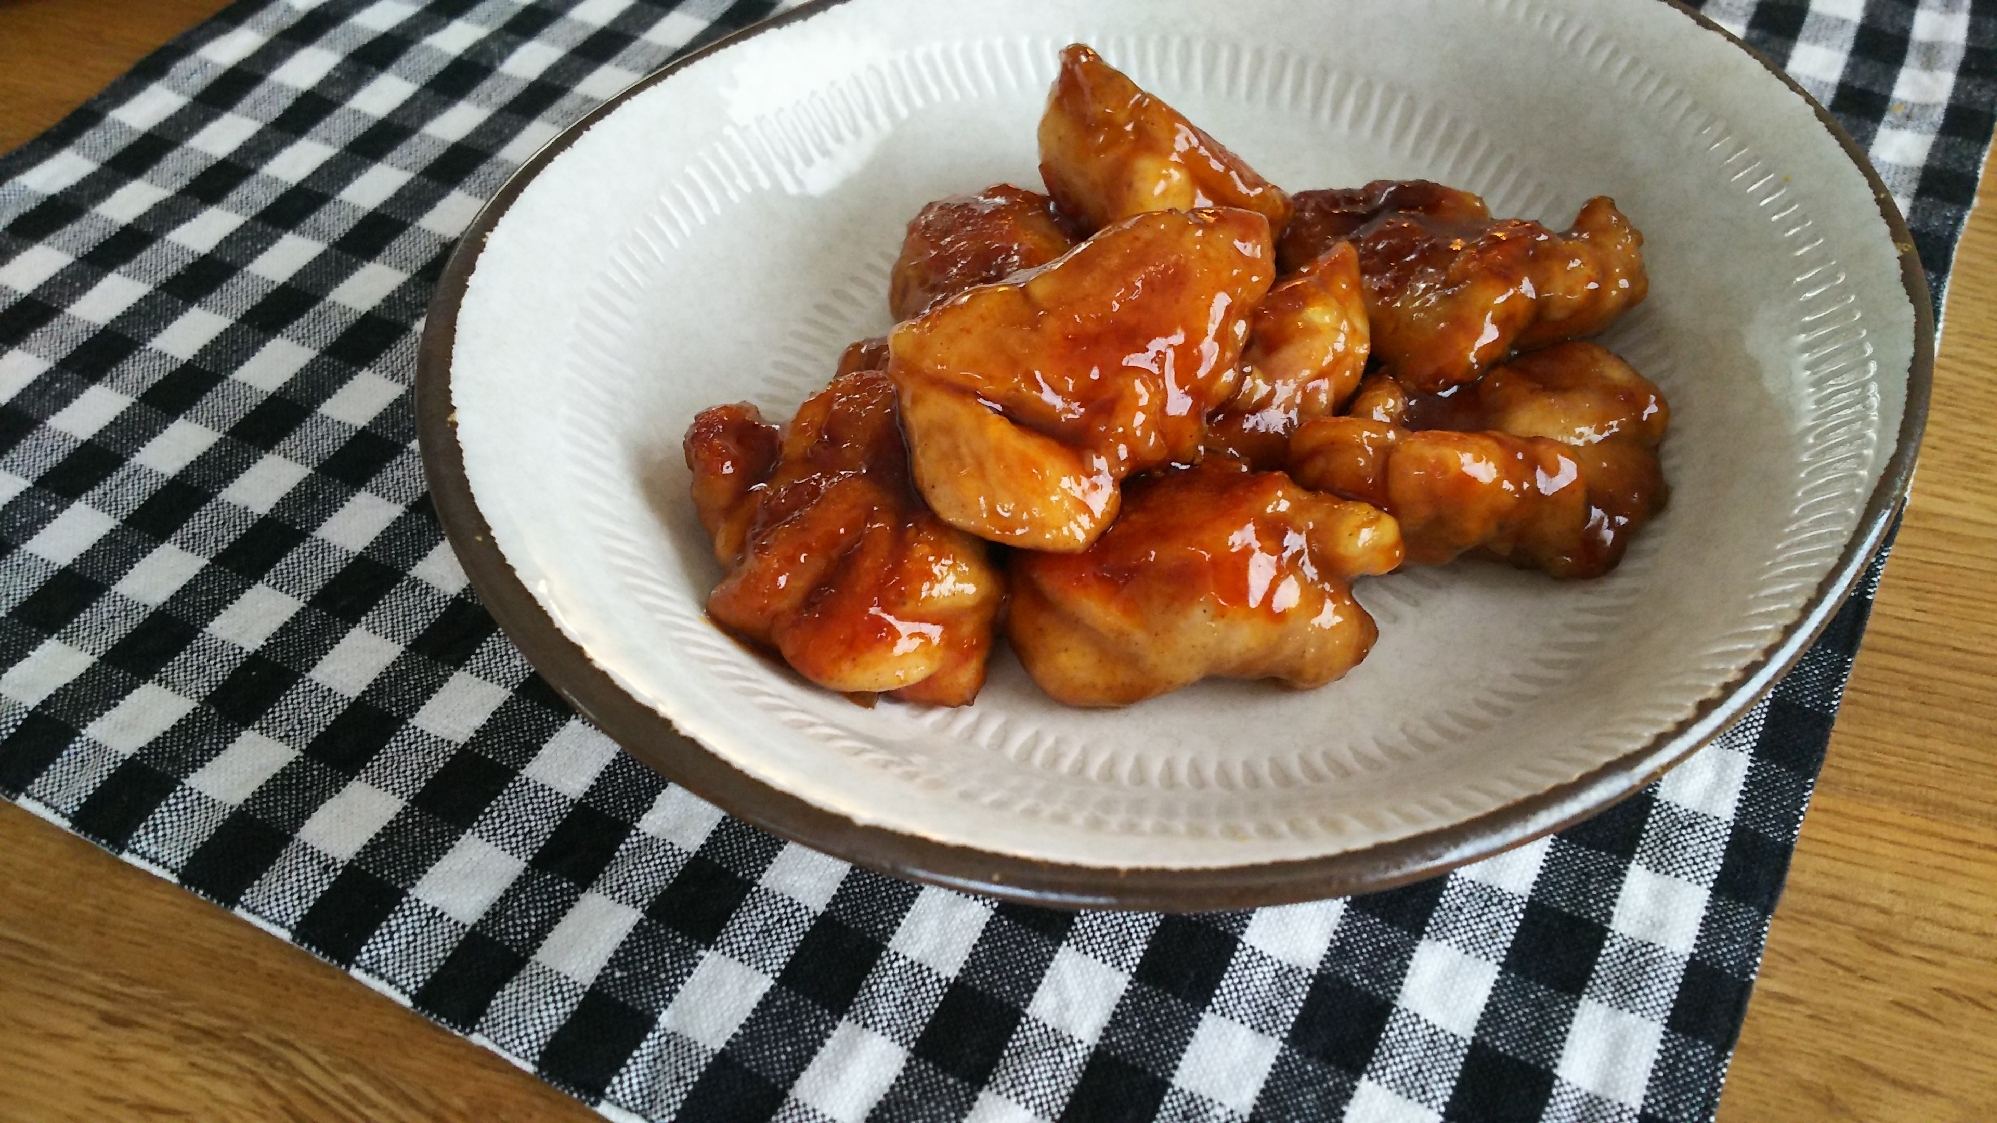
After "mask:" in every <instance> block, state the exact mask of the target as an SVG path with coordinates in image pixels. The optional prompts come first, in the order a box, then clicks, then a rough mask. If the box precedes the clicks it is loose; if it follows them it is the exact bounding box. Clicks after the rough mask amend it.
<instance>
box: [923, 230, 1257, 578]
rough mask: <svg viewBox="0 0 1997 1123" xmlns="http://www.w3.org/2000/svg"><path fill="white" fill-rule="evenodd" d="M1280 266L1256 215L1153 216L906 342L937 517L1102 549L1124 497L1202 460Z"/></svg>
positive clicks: (930, 319) (941, 317) (943, 315)
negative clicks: (1130, 483)
mask: <svg viewBox="0 0 1997 1123" xmlns="http://www.w3.org/2000/svg"><path fill="white" fill-rule="evenodd" d="M1274 259H1275V254H1274V252H1273V250H1272V249H1271V246H1270V243H1269V234H1268V223H1267V222H1266V221H1264V219H1263V218H1262V216H1261V215H1259V214H1256V213H1255V212H1253V211H1244V210H1199V211H1190V212H1179V211H1160V212H1152V213H1147V214H1141V215H1137V216H1135V217H1133V218H1129V219H1125V220H1124V221H1122V222H1119V223H1117V224H1116V225H1115V226H1112V227H1110V228H1108V229H1106V230H1104V231H1103V232H1102V233H1100V234H1097V235H1096V236H1095V237H1093V238H1091V239H1089V240H1088V241H1087V242H1085V243H1083V244H1082V245H1081V246H1078V247H1076V249H1075V250H1074V251H1073V252H1071V253H1069V254H1068V255H1067V256H1065V257H1063V258H1061V259H1060V260H1058V261H1056V262H1054V263H1052V264H1050V265H1046V266H1043V267H1041V268H1040V269H1038V270H1034V271H1031V272H1029V273H1025V274H1021V275H1019V276H1017V277H1014V278H1013V279H1012V280H1010V281H1005V282H1001V283H999V284H995V285H984V286H981V287H979V288H975V289H972V290H970V291H968V292H966V293H964V294H963V295H961V296H959V297H957V298H956V299H954V300H951V301H947V302H945V303H943V304H940V305H938V306H937V307H935V308H933V309H931V310H930V311H929V312H928V313H926V314H924V315H923V316H921V317H919V318H917V319H914V320H910V321H907V322H906V323H903V324H901V325H900V326H898V327H897V328H895V330H894V334H893V335H892V336H891V337H890V349H891V352H892V358H891V360H890V362H889V372H890V373H891V375H892V376H893V378H894V384H895V388H896V390H897V391H898V392H899V394H900V403H901V419H902V425H903V428H904V429H905V430H906V432H907V433H908V442H909V451H910V455H911V457H912V462H913V466H914V472H915V479H916V483H917V485H918V486H919V487H920V488H921V490H922V494H923V497H924V498H925V499H927V500H928V502H929V506H930V507H931V509H933V510H934V511H935V512H936V513H937V515H938V516H940V517H941V518H942V519H943V520H944V521H945V522H947V523H949V524H950V525H952V526H955V527H958V528H960V529H963V530H966V531H969V532H970V533H972V534H976V535H978V536H979V537H982V538H987V539H990V540H991V541H994V542H1002V543H1005V544H1008V545H1015V546H1021V547H1025V548H1029V549H1040V550H1056V551H1074V550H1080V549H1085V548H1087V546H1088V545H1089V543H1091V542H1093V541H1095V539H1096V537H1097V535H1099V534H1101V533H1102V531H1103V529H1104V528H1105V527H1107V526H1108V525H1109V522H1110V520H1111V519H1113V518H1114V517H1115V516H1116V485H1117V483H1118V481H1120V480H1122V479H1124V478H1125V477H1127V476H1130V475H1133V474H1135V473H1137V472H1141V471H1144V470H1146V469H1149V468H1155V467H1159V466H1161V465H1164V464H1169V463H1190V462H1192V461H1195V460H1197V459H1198V458H1199V456H1200V450H1201V446H1202V443H1203V442H1204V440H1205V438H1206V431H1207V429H1206V419H1207V415H1208V414H1209V413H1211V412H1212V411H1213V409H1214V408H1215V407H1216V406H1218V405H1219V404H1220V403H1221V402H1224V401H1226V400H1227V399H1228V398H1229V397H1231V396H1232V395H1233V394H1234V392H1235V390H1236V388H1237V385H1238V383H1239V378H1240V372H1239V369H1238V368H1237V365H1236V363H1237V360H1238V359H1239V358H1240V356H1241V350H1242V347H1243V346H1244V345H1245V344H1246V342H1247V336H1248V323H1249V316H1250V315H1251V313H1252V312H1253V311H1254V309H1255V308H1256V306H1257V305H1258V304H1260V303H1261V301H1262V298H1263V296H1264V295H1266V294H1267V293H1268V291H1269V286H1270V283H1271V282H1272V281H1273V280H1274V276H1275V260H1274Z"/></svg>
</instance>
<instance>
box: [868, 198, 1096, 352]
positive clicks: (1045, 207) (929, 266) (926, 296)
mask: <svg viewBox="0 0 1997 1123" xmlns="http://www.w3.org/2000/svg"><path fill="white" fill-rule="evenodd" d="M1073 247H1074V242H1072V241H1070V240H1069V238H1068V236H1067V235H1066V234H1064V233H1062V232H1061V228H1060V227H1059V226H1057V225H1055V223H1054V210H1053V201H1052V200H1051V199H1049V198H1048V197H1047V196H1045V195H1041V194H1039V193H1037V192H1033V191H1028V190H1026V189H1024V188H1020V187H1014V186H1012V185H1010V184H1004V183H1001V184H999V185H998V186H996V187H987V188H985V189H984V190H983V191H980V192H979V193H978V194H976V195H953V196H951V197H950V198H948V199H943V200H939V201H937V202H934V203H931V204H929V205H928V206H926V207H924V208H922V213H920V214H918V215H916V216H915V221H913V222H911V223H909V224H908V237H907V239H906V240H905V241H903V242H902V246H901V258H900V259H899V260H897V261H896V262H895V266H894V273H893V274H892V275H891V277H890V279H889V283H888V310H889V311H890V312H892V313H893V314H894V318H895V320H896V321H897V322H899V321H901V320H906V319H910V318H912V317H915V316H920V315H922V313H923V312H925V311H927V310H928V309H929V307H930V306H931V305H933V304H935V303H936V302H937V301H939V300H945V299H948V298H950V297H953V296H956V295H957V294H958V293H960V292H963V291H964V290H965V289H968V288H971V287H973V286H975V285H987V284H990V283H991V282H993V281H1002V280H1004V279H1005V278H1007V277H1010V276H1012V275H1013V274H1014V273H1017V272H1019V271H1020V270H1022V269H1031V268H1033V267H1034V266H1036V265H1045V264H1047V263H1048V262H1050V261H1052V260H1054V259H1055V258H1057V257H1060V256H1061V255H1062V254H1064V253H1067V252H1068V251H1069V250H1070V249H1071V248H1073Z"/></svg>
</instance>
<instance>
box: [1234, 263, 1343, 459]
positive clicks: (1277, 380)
mask: <svg viewBox="0 0 1997 1123" xmlns="http://www.w3.org/2000/svg"><path fill="white" fill-rule="evenodd" d="M1371 339H1372V336H1371V332H1370V331H1369V330H1368V328H1367V321H1366V303H1365V297H1364V296H1363V295H1362V294H1361V291H1360V281H1359V255H1358V253H1357V252H1356V251H1355V250H1354V249H1353V248H1352V245H1351V243H1348V242H1340V243H1338V244H1337V245H1334V246H1333V247H1332V248H1331V249H1330V250H1328V251H1326V252H1325V254H1324V256H1323V257H1320V258H1318V259H1317V260H1316V261H1313V262H1311V263H1309V264H1308V265H1306V266H1304V267H1303V268H1302V269H1300V270H1298V271H1296V272H1295V273H1292V274H1290V275H1289V276H1287V277H1285V278H1283V279H1282V280H1281V281H1278V282H1277V283H1276V286H1275V287H1274V288H1272V289H1270V290H1269V295H1268V296H1267V297H1266V298H1264V299H1263V301H1262V305H1261V307H1259V308H1257V309H1256V310H1255V315H1254V317H1253V319H1251V320H1250V321H1249V330H1248V348H1247V350H1246V351H1244V352H1243V353H1242V356H1241V388H1240V389H1238V390H1236V391H1235V392H1234V397H1232V398H1230V399H1229V400H1228V402H1227V404H1226V405H1225V406H1222V407H1221V409H1220V412H1219V413H1216V414H1215V415H1214V416H1213V417H1212V418H1211V419H1210V420H1209V422H1208V433H1207V448H1208V449H1209V450H1210V451H1214V452H1221V453H1225V454H1227V455H1230V456H1235V457H1238V458H1240V459H1243V460H1246V461H1248V462H1249V463H1250V464H1253V465H1254V466H1255V467H1256V468H1259V469H1263V470H1265V471H1266V470H1269V469H1274V468H1280V467H1282V466H1283V456H1284V454H1285V450H1287V449H1288V447H1289V443H1290V435H1291V434H1292V433H1295V432H1296V431H1297V426H1298V425H1300V424H1302V423H1303V422H1305V421H1309V420H1311V419H1312V418H1316V417H1328V416H1330V415H1331V414H1332V413H1335V412H1336V411H1337V410H1338V407H1339V406H1341V405H1343V404H1344V403H1345V400H1346V399H1347V398H1349V397H1351V396H1352V394H1353V392H1354V391H1355V390H1357V389H1358V388H1359V381H1360V378H1361V377H1362V376H1363V375H1364V374H1365V373H1366V356H1367V354H1368V352H1369V351H1370V350H1371Z"/></svg>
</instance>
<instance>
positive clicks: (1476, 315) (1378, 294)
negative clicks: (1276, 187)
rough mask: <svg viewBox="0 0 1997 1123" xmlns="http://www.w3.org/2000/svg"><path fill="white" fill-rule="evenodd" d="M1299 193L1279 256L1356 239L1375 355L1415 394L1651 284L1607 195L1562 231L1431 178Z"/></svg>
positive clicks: (1569, 335) (1622, 304)
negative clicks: (1507, 214)
mask: <svg viewBox="0 0 1997 1123" xmlns="http://www.w3.org/2000/svg"><path fill="white" fill-rule="evenodd" d="M1297 198H1298V208H1299V213H1300V215H1301V216H1302V217H1300V218H1299V219H1297V220H1296V221H1295V222H1294V223H1292V229H1291V230H1290V231H1288V232H1287V234H1286V236H1285V238H1284V239H1283V243H1282V253H1281V255H1280V256H1281V257H1282V259H1283V261H1284V263H1285V264H1288V265H1294V266H1301V265H1302V264H1303V263H1304V262H1308V261H1310V260H1313V259H1315V258H1316V257H1317V256H1318V255H1319V254H1322V253H1323V252H1324V250H1325V249H1326V248H1328V247H1329V245H1330V244H1331V243H1332V242H1336V241H1339V240H1351V241H1354V242H1356V243H1357V244H1358V246H1359V269H1360V273H1361V275H1362V277H1363V278H1364V280H1365V292H1366V310H1367V313H1368V314H1369V316H1370V318H1371V326H1372V332H1373V355H1374V357H1375V358H1376V359H1378V360H1379V361H1380V362H1381V363H1382V364H1384V365H1385V366H1386V367H1387V368H1388V370H1390V371H1391V372H1392V374H1393V376H1394V377H1395V378H1396V379H1398V380H1399V381H1400V382H1401V384H1402V385H1404V386H1406V387H1407V388H1408V389H1410V390H1414V391H1417V392H1422V393H1435V392H1438V391H1442V390H1446V389H1449V388H1450V387H1452V386H1458V385H1461V384H1463V383H1466V382H1470V381H1473V380H1475V379H1476V378H1477V376H1478V375H1479V374H1481V373H1482V372H1483V371H1484V369H1485V368H1487V367H1489V366H1490V365H1491V364H1493V363H1495V362H1498V361H1500V360H1502V359H1504V358H1505V356H1507V355H1509V354H1511V353H1512V352H1513V351H1515V350H1530V349H1532V348H1536V347H1543V346H1545V345H1547V344H1550V343H1557V342H1560V341H1562V340H1567V339H1575V338H1579V337H1580V336H1584V335H1592V334H1594V333H1595V332H1598V331H1601V330H1602V329H1603V328H1605V327H1607V326H1608V325H1609V324H1610V323H1611V322H1612V321H1614V320H1615V318H1616V317H1618V316H1620V315H1622V313H1623V312H1624V311H1626V310H1627V309H1629V308H1630V307H1632V306H1634V305H1635V304H1637V303H1638V302H1640V301H1642V300H1643V298H1644V296H1645V294H1646V293H1647V292H1648V291H1649V281H1648V279H1647V276H1646V274H1645V273H1644V268H1643V253H1642V248H1643V235H1642V234H1641V233H1639V232H1638V231H1637V229H1636V228H1635V227H1634V226H1632V225H1630V222H1629V219H1627V218H1626V217H1624V216H1623V214H1622V212H1621V211H1618V210H1617V209H1616V206H1615V203H1614V201H1613V200H1610V199H1607V198H1596V199H1591V200H1589V201H1588V203H1587V205H1585V206H1583V207H1582V208H1581V213H1580V215H1579V216H1578V217H1577V218H1576V219H1575V220H1574V225H1573V227H1572V228H1570V229H1569V230H1567V231H1566V232H1564V233H1555V232H1553V231H1551V230H1548V229H1547V228H1546V227H1544V226H1541V225H1540V224H1539V223H1537V222H1529V221H1526V220H1524V219H1516V218H1507V219H1493V218H1491V217H1490V213H1489V210H1488V209H1487V208H1486V207H1485V206H1484V203H1483V201H1482V200H1481V199H1478V198H1477V197H1476V196H1474V195H1470V194H1469V193H1467V192H1462V191H1457V190H1455V189H1453V188H1447V187H1442V186H1440V185H1438V184H1431V183H1422V182H1414V183H1393V182H1387V181H1382V182H1378V183H1372V184H1368V185H1367V186H1366V187H1363V188H1360V189H1358V190H1356V191H1329V192H1303V193H1301V194H1300V195H1298V196H1297Z"/></svg>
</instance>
